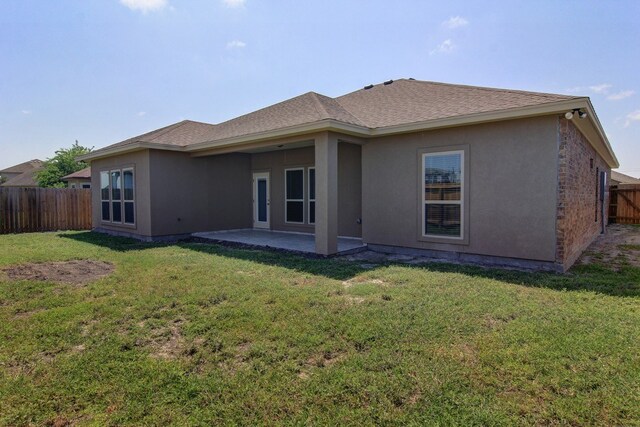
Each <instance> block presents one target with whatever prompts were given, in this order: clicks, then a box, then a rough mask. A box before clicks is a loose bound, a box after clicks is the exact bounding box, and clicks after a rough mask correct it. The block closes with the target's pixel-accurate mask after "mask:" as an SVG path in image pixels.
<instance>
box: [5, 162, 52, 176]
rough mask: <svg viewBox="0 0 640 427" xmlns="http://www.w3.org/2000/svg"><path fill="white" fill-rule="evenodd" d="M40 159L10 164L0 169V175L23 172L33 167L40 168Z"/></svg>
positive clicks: (41, 163)
mask: <svg viewBox="0 0 640 427" xmlns="http://www.w3.org/2000/svg"><path fill="white" fill-rule="evenodd" d="M43 163H44V162H43V161H42V160H38V159H33V160H29V161H28V162H24V163H20V164H19V165H15V166H10V167H8V168H6V169H3V170H0V175H2V174H3V173H23V172H27V171H30V170H33V169H40V168H41V167H42V165H43Z"/></svg>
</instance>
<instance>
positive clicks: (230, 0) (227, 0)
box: [222, 0, 246, 8]
mask: <svg viewBox="0 0 640 427" xmlns="http://www.w3.org/2000/svg"><path fill="white" fill-rule="evenodd" d="M245 1H246V0H222V3H224V5H225V6H227V7H230V8H236V7H244V4H245Z"/></svg>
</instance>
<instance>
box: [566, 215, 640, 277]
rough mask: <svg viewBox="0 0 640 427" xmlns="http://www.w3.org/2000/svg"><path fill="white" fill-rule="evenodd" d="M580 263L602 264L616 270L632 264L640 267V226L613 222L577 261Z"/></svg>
mask: <svg viewBox="0 0 640 427" xmlns="http://www.w3.org/2000/svg"><path fill="white" fill-rule="evenodd" d="M576 264H578V265H587V264H602V265H608V266H611V267H612V268H613V269H614V270H617V269H619V268H620V267H622V266H625V265H630V266H633V267H640V227H637V226H633V225H622V224H612V225H610V226H608V227H607V232H606V233H605V234H603V235H601V236H599V237H598V238H597V239H596V240H595V241H594V242H593V243H592V244H591V246H589V247H588V248H587V250H586V251H585V252H584V253H583V254H582V256H581V257H580V258H579V259H578V261H577V262H576Z"/></svg>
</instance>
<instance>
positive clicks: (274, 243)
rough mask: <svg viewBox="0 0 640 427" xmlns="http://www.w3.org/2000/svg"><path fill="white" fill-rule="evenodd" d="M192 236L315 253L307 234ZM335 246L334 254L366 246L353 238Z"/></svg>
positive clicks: (265, 232) (217, 233)
mask: <svg viewBox="0 0 640 427" xmlns="http://www.w3.org/2000/svg"><path fill="white" fill-rule="evenodd" d="M193 236H194V237H199V238H201V239H208V240H212V241H218V242H233V243H241V244H244V245H251V246H263V247H265V248H275V249H284V250H288V251H297V252H304V253H316V239H315V236H314V235H313V234H309V233H294V232H289V231H273V230H256V229H243V230H222V231H208V232H202V233H193ZM337 246H338V247H337V252H336V253H339V254H347V253H354V252H358V251H360V250H364V249H365V248H366V245H365V244H363V243H362V239H358V238H355V237H338V238H337Z"/></svg>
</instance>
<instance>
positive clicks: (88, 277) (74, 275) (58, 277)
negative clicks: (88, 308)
mask: <svg viewBox="0 0 640 427" xmlns="http://www.w3.org/2000/svg"><path fill="white" fill-rule="evenodd" d="M113 270H114V266H113V264H111V263H109V262H104V261H94V260H90V259H83V260H71V261H60V262H40V263H27V264H19V265H16V266H12V267H6V268H4V269H3V271H4V273H5V274H6V276H7V277H8V278H9V280H15V281H18V280H37V281H42V282H54V283H68V284H73V285H83V284H86V283H89V282H92V281H94V280H97V279H99V278H101V277H105V276H108V275H109V274H111V273H112V272H113Z"/></svg>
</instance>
